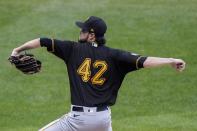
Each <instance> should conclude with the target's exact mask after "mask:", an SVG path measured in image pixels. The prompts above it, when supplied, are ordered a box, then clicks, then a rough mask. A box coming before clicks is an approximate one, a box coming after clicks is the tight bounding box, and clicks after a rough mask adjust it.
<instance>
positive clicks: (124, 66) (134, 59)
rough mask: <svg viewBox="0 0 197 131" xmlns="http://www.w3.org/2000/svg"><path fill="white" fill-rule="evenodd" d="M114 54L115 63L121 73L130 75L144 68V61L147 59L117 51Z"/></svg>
mask: <svg viewBox="0 0 197 131" xmlns="http://www.w3.org/2000/svg"><path fill="white" fill-rule="evenodd" d="M114 54H115V55H114V60H115V63H116V65H117V67H118V69H119V71H120V72H121V73H128V72H131V71H135V70H138V69H140V68H143V64H144V61H145V60H146V59H147V57H146V56H141V55H138V54H135V53H131V52H127V51H122V50H116V51H115V53H114Z"/></svg>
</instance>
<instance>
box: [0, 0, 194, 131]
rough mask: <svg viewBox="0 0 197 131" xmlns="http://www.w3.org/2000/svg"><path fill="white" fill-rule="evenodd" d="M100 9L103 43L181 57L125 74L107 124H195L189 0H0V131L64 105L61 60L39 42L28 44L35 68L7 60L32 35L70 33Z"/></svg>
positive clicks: (183, 129) (41, 119) (149, 129)
mask: <svg viewBox="0 0 197 131" xmlns="http://www.w3.org/2000/svg"><path fill="white" fill-rule="evenodd" d="M91 15H95V16H99V17H102V18H103V19H105V21H106V22H107V24H108V32H107V35H106V37H107V45H108V46H110V47H114V48H120V49H124V50H128V51H131V52H135V53H139V54H142V55H147V56H159V57H175V58H182V59H184V60H185V61H186V62H187V68H186V70H185V72H183V73H178V72H176V71H175V70H173V69H171V68H169V67H168V66H166V67H163V68H155V69H142V70H140V71H137V72H132V73H130V74H128V75H127V77H126V78H125V80H124V82H123V84H122V87H121V90H120V92H119V97H118V100H117V103H116V105H115V106H113V107H112V120H113V130H114V131H194V130H197V67H196V64H197V60H196V56H197V51H196V49H197V1H196V0H31V1H30V0H0V60H1V64H0V131H36V130H38V129H39V128H41V127H42V126H44V125H46V124H47V123H49V122H51V121H53V120H55V119H57V118H59V117H60V116H61V115H63V114H65V113H67V112H68V111H69V110H70V93H69V92H70V91H69V82H68V76H67V71H66V67H65V65H64V63H63V61H61V60H60V59H57V57H55V56H53V55H52V54H50V53H48V52H47V51H46V49H42V48H40V49H36V50H31V51H30V53H34V54H35V55H36V56H37V58H38V59H40V60H41V61H42V62H43V68H42V72H41V73H38V74H36V75H32V76H27V75H24V74H22V73H21V72H19V71H17V70H16V69H15V68H14V67H13V66H11V65H10V63H9V62H8V61H7V58H8V57H9V55H10V53H11V51H12V49H13V48H15V47H17V46H19V45H21V44H23V43H24V42H26V41H29V40H31V39H34V38H38V37H53V38H57V39H69V40H77V39H78V35H79V29H78V28H77V27H76V26H75V24H74V22H75V21H76V20H85V19H86V18H87V17H88V16H91Z"/></svg>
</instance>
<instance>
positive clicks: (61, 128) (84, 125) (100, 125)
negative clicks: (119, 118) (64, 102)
mask: <svg viewBox="0 0 197 131" xmlns="http://www.w3.org/2000/svg"><path fill="white" fill-rule="evenodd" d="M71 109H72V106H71ZM83 109H84V111H83V112H77V111H72V110H71V111H70V112H69V113H68V114H66V115H63V116H62V117H61V118H59V119H57V120H55V121H53V122H51V123H49V124H48V125H46V126H45V127H43V128H42V129H40V130H39V131H112V126H111V110H110V108H108V110H105V111H100V112H97V111H96V108H94V107H91V108H90V107H83Z"/></svg>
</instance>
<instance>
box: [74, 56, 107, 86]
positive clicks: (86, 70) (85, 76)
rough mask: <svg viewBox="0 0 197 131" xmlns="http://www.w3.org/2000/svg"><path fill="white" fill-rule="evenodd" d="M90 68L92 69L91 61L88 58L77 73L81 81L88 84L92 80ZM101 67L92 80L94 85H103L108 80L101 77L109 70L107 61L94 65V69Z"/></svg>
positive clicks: (98, 61)
mask: <svg viewBox="0 0 197 131" xmlns="http://www.w3.org/2000/svg"><path fill="white" fill-rule="evenodd" d="M90 67H91V59H90V58H86V59H85V60H84V61H83V62H82V64H81V65H80V66H79V68H78V70H77V73H78V74H79V75H80V76H81V79H82V80H83V81H84V82H88V81H89V80H90V77H91V70H90ZM99 67H100V69H99V71H98V72H97V73H96V74H95V75H94V76H93V77H92V78H91V82H92V84H96V85H103V83H104V82H105V80H106V79H105V78H101V76H102V75H103V73H104V72H105V71H106V70H107V63H106V62H105V61H101V60H96V61H95V62H94V63H93V68H99Z"/></svg>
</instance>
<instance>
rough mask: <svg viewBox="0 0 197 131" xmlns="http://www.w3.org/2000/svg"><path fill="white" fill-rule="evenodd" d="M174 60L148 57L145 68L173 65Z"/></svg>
mask: <svg viewBox="0 0 197 131" xmlns="http://www.w3.org/2000/svg"><path fill="white" fill-rule="evenodd" d="M172 63H173V58H159V57H148V58H147V59H146V61H145V62H144V64H143V65H144V68H150V67H158V66H163V65H171V64H172Z"/></svg>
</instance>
